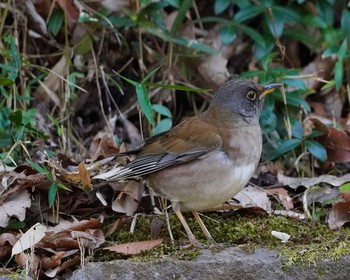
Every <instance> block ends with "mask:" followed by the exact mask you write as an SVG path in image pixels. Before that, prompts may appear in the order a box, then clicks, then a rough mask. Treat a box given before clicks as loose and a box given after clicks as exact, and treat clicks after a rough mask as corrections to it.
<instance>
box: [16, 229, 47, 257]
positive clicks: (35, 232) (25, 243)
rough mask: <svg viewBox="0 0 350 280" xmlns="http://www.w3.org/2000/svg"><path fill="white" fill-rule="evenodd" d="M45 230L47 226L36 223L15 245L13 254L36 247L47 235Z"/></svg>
mask: <svg viewBox="0 0 350 280" xmlns="http://www.w3.org/2000/svg"><path fill="white" fill-rule="evenodd" d="M45 232H46V226H44V225H42V224H39V223H36V224H35V225H34V226H32V227H31V228H30V229H28V230H27V231H26V233H25V234H23V235H22V237H21V238H20V239H19V240H18V241H17V242H16V244H15V245H14V246H13V248H12V256H13V255H16V254H19V253H21V252H23V251H25V250H27V249H29V248H32V247H34V245H35V244H37V243H38V242H39V241H40V240H41V239H43V238H44V237H45Z"/></svg>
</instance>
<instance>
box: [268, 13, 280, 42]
mask: <svg viewBox="0 0 350 280" xmlns="http://www.w3.org/2000/svg"><path fill="white" fill-rule="evenodd" d="M265 19H266V24H267V26H268V27H269V30H270V32H271V34H272V35H273V36H274V37H277V38H280V37H281V36H282V33H283V30H284V20H283V18H282V19H280V18H279V17H274V19H273V20H271V19H270V18H267V17H266V18H265Z"/></svg>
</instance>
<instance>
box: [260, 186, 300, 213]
mask: <svg viewBox="0 0 350 280" xmlns="http://www.w3.org/2000/svg"><path fill="white" fill-rule="evenodd" d="M266 191H267V192H268V193H269V194H271V195H277V197H278V199H279V200H280V201H281V202H282V204H283V206H284V208H285V209H286V210H291V209H293V208H294V204H293V199H292V198H291V197H290V196H289V194H288V191H287V190H286V189H284V188H273V189H268V190H266Z"/></svg>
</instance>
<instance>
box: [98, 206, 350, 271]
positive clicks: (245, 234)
mask: <svg viewBox="0 0 350 280" xmlns="http://www.w3.org/2000/svg"><path fill="white" fill-rule="evenodd" d="M185 217H186V221H187V222H188V224H189V226H190V228H191V229H192V231H193V233H194V234H195V236H196V237H197V239H198V240H199V241H200V242H202V243H206V242H207V241H206V239H205V237H204V235H203V233H202V231H201V230H200V228H199V226H198V224H197V222H196V221H195V219H194V218H193V217H192V216H191V215H190V214H189V213H186V215H185ZM152 218H154V215H153V216H152V215H148V216H146V215H139V216H138V218H137V223H136V227H135V230H134V233H133V234H131V233H130V222H129V223H125V224H123V225H122V226H121V228H119V229H118V230H117V231H116V232H115V233H114V234H113V235H112V236H111V237H110V238H109V239H108V241H109V242H111V243H112V244H115V243H120V244H123V243H127V242H133V241H143V240H150V239H151V226H150V225H151V220H152ZM158 218H159V219H163V220H164V219H165V218H164V217H159V216H158ZM203 221H204V223H205V224H206V226H207V227H208V229H209V231H210V233H211V234H212V236H213V238H214V239H215V240H216V241H217V242H218V243H223V244H224V246H238V247H241V248H243V249H244V250H245V251H247V252H252V251H253V250H254V249H256V248H268V249H273V250H276V251H278V252H279V253H280V255H281V256H282V257H283V259H285V262H284V264H285V267H288V266H290V265H292V264H295V263H303V264H307V265H313V264H315V263H316V261H317V260H318V259H324V258H327V259H333V260H335V259H337V258H340V257H341V256H344V255H347V254H350V229H349V228H340V229H338V230H331V229H329V228H328V226H327V225H325V224H321V223H317V224H313V223H308V222H301V221H297V220H294V219H291V218H287V217H281V216H240V215H237V214H236V215H234V216H231V217H223V216H222V215H220V214H213V213H210V214H206V215H205V216H204V217H203ZM170 224H171V229H172V233H173V236H174V239H175V240H176V241H179V243H180V244H186V243H188V240H187V236H186V234H185V233H184V230H183V228H182V225H181V223H180V222H179V220H178V219H177V218H176V216H175V215H171V216H170ZM272 230H275V231H281V232H285V233H288V234H289V235H290V236H291V238H290V240H289V241H288V242H287V243H282V242H281V241H280V240H279V239H277V238H276V237H274V236H272V235H271V231H272ZM160 237H161V238H163V239H164V242H163V244H162V245H161V246H159V247H157V248H155V249H154V250H151V251H147V252H144V253H143V254H141V255H138V256H132V257H126V256H124V255H121V254H115V253H107V254H106V251H103V252H102V251H100V252H97V253H96V254H95V256H94V257H95V260H98V261H101V260H103V261H106V260H110V259H126V258H128V259H130V260H133V261H150V260H159V258H164V257H168V258H175V259H183V260H191V259H194V258H195V257H197V256H198V254H200V251H199V250H197V249H193V248H189V249H182V248H180V247H179V246H177V245H173V244H172V243H171V242H170V240H169V234H168V231H167V228H166V226H165V222H164V226H163V228H162V230H161V232H160Z"/></svg>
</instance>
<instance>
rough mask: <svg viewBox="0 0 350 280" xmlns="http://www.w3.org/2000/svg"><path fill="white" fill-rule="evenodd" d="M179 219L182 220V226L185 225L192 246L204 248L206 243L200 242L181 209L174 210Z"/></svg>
mask: <svg viewBox="0 0 350 280" xmlns="http://www.w3.org/2000/svg"><path fill="white" fill-rule="evenodd" d="M174 212H175V214H176V216H177V217H178V219H179V220H180V222H181V224H182V226H183V227H184V229H185V231H186V233H187V237H188V239H189V240H190V242H191V244H192V246H194V247H197V248H203V246H204V244H202V243H200V242H199V241H198V240H197V239H196V238H195V237H194V235H193V233H192V231H191V229H190V227H189V226H188V224H187V222H186V220H185V218H184V216H183V215H182V214H181V212H180V211H174Z"/></svg>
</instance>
